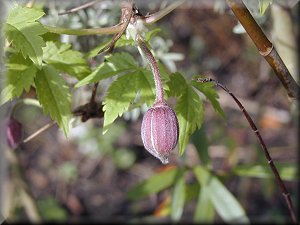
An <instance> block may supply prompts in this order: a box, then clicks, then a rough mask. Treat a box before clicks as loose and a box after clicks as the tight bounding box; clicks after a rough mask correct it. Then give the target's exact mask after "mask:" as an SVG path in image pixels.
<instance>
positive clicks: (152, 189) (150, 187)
mask: <svg viewBox="0 0 300 225" xmlns="http://www.w3.org/2000/svg"><path fill="white" fill-rule="evenodd" d="M181 172H182V171H181V170H180V169H179V168H176V167H173V168H169V169H167V170H164V171H162V172H159V173H157V174H154V175H153V176H152V177H149V178H148V179H147V180H145V181H143V182H141V183H139V184H138V185H136V186H135V187H133V188H131V189H130V190H129V191H128V193H127V196H128V198H129V199H131V200H138V199H142V198H145V197H147V196H149V195H152V194H156V193H158V192H160V191H162V190H164V189H166V188H168V187H170V186H171V185H172V184H174V182H175V181H176V178H177V176H178V174H179V173H181Z"/></svg>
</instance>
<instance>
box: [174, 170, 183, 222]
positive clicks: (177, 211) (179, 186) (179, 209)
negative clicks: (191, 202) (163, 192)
mask: <svg viewBox="0 0 300 225" xmlns="http://www.w3.org/2000/svg"><path fill="white" fill-rule="evenodd" d="M183 175H184V174H182V175H181V176H179V177H178V178H177V181H176V183H175V186H174V191H173V195H172V203H171V218H172V220H173V221H179V220H180V218H181V216H182V213H183V208H184V202H185V180H184V176H183Z"/></svg>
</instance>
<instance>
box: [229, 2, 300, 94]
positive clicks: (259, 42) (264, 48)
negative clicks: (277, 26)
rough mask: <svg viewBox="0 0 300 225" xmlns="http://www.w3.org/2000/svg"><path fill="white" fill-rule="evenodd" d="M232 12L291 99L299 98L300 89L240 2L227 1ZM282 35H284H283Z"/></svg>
mask: <svg viewBox="0 0 300 225" xmlns="http://www.w3.org/2000/svg"><path fill="white" fill-rule="evenodd" d="M227 3H228V5H229V7H230V8H231V10H232V12H233V13H234V15H235V16H236V18H237V19H238V20H239V22H240V23H241V24H242V26H243V27H244V29H245V30H246V32H247V34H248V35H249V37H250V38H251V39H252V41H253V42H254V44H255V45H256V47H257V49H258V50H259V53H260V54H261V55H262V56H263V57H264V58H265V59H266V61H267V62H268V63H269V65H270V66H271V67H272V69H273V70H274V72H275V74H276V76H277V78H278V79H279V80H280V81H281V83H282V85H283V86H284V88H285V89H286V91H287V93H288V95H289V96H290V97H291V98H294V99H299V98H300V95H299V94H300V92H299V90H300V87H299V86H298V84H297V83H296V81H295V80H294V79H293V77H292V76H291V74H290V72H289V70H288V69H287V67H286V65H285V64H284V62H283V61H282V59H281V58H280V56H279V54H278V53H277V51H276V49H275V48H274V46H273V44H272V43H271V42H270V41H269V40H268V38H267V37H266V35H265V34H264V32H263V31H262V29H261V28H260V27H259V25H258V24H257V23H256V21H255V20H254V18H253V17H252V15H251V13H250V12H249V10H248V9H247V7H246V6H245V5H244V3H243V1H242V0H227ZM283 35H284V34H283Z"/></svg>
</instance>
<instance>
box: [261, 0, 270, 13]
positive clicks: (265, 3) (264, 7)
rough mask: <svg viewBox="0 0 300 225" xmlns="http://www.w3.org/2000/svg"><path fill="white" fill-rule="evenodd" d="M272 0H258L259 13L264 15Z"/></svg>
mask: <svg viewBox="0 0 300 225" xmlns="http://www.w3.org/2000/svg"><path fill="white" fill-rule="evenodd" d="M272 1H273V0H258V3H259V14H260V15H264V14H265V12H266V10H267V9H268V8H269V6H270V5H271V4H272Z"/></svg>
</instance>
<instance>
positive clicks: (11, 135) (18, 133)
mask: <svg viewBox="0 0 300 225" xmlns="http://www.w3.org/2000/svg"><path fill="white" fill-rule="evenodd" d="M22 136H23V126H22V124H21V123H20V122H19V121H17V120H15V119H13V118H10V119H9V121H8V122H7V124H6V141H7V144H8V145H9V147H11V148H13V149H14V148H16V147H17V146H18V144H19V143H20V142H21V140H22Z"/></svg>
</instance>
